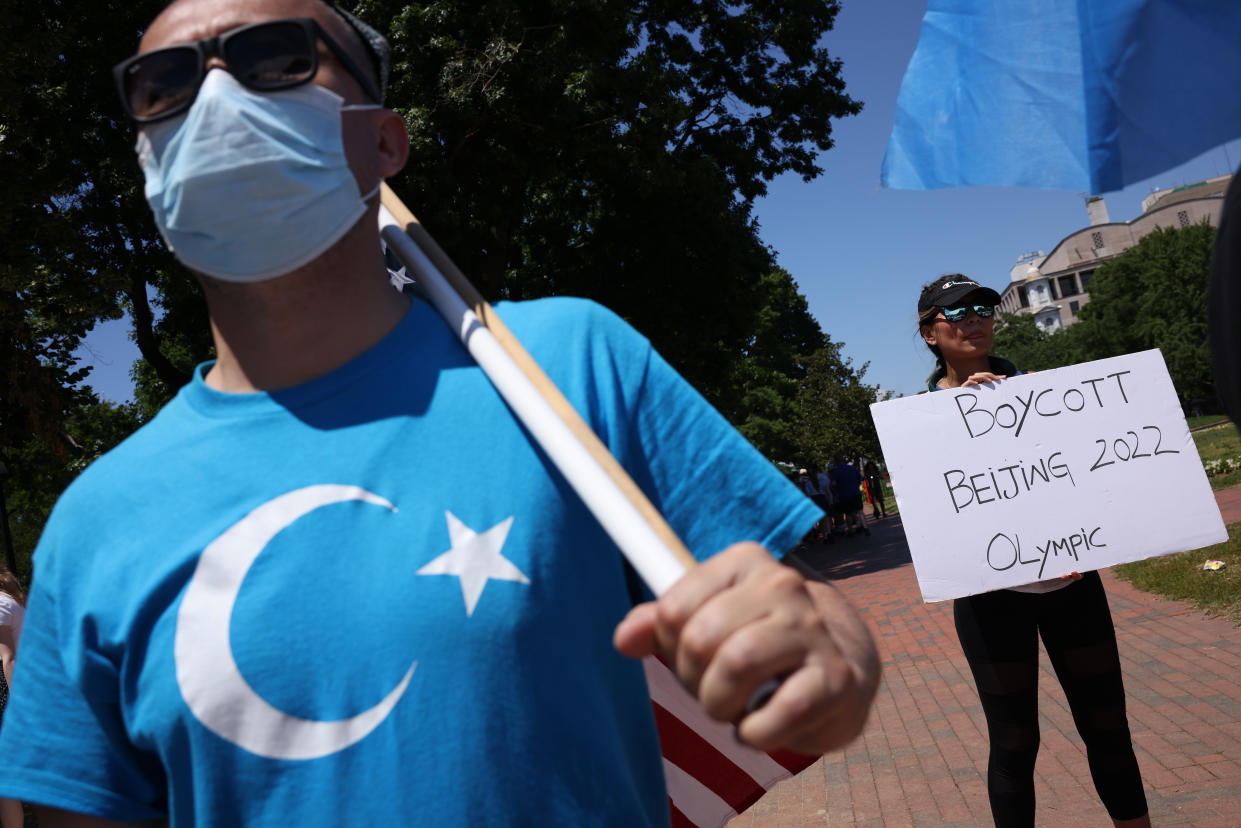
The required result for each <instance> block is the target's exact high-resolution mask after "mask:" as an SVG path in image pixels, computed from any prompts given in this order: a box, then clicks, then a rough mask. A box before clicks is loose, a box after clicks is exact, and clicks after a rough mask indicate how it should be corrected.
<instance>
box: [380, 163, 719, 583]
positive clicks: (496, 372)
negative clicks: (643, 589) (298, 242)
mask: <svg viewBox="0 0 1241 828" xmlns="http://www.w3.org/2000/svg"><path fill="white" fill-rule="evenodd" d="M382 201H383V203H382V204H381V206H380V209H379V227H380V234H381V235H382V236H383V239H384V241H386V242H387V243H388V246H389V247H391V248H392V250H393V252H395V253H396V255H397V257H398V258H400V260H401V261H402V263H404V264H405V266H406V267H407V268H408V269H409V270H410V271H411V272H412V273H413V275H414V278H415V279H416V280H417V283H418V285H419V286H420V287H421V288H422V290H423V291H424V292H425V293H426V295H427V297H428V299H429V300H430V302H431V304H432V305H433V306H434V307H435V309H436V310H437V311H438V312H439V314H440V316H442V317H443V318H444V319H445V321H447V322H448V324H449V326H451V327H452V328H453V330H454V331H456V333H457V336H458V337H459V338H460V339H461V342H462V344H464V345H465V347H466V349H467V350H468V351H469V352H470V355H471V356H472V357H473V358H474V360H475V361H476V362H477V363H478V365H479V367H480V368H482V369H483V372H484V373H486V375H487V377H488V379H490V380H491V382H492V384H493V385H494V386H495V388H496V390H497V391H499V393H500V396H501V397H503V399H504V401H505V402H506V403H508V405H509V407H510V408H511V409H512V411H513V412H514V413H515V414H516V415H517V417H518V419H520V420H521V422H522V424H523V425H524V426H525V427H526V429H527V430H528V431H529V432H530V433H531V435H533V437H534V439H535V441H536V442H537V443H538V444H539V446H540V447H541V448H542V449H543V451H544V452H546V454H547V456H548V457H549V458H551V460H552V462H553V463H554V464H555V466H556V468H557V469H559V470H560V472H561V474H563V475H564V477H565V479H566V480H567V481H568V482H569V485H570V486H572V487H573V489H574V491H576V492H577V494H578V496H579V497H581V499H582V501H583V502H584V503H585V504H586V507H587V508H588V509H589V510H590V512H591V513H592V514H593V515H594V516H595V519H596V520H598V521H599V523H600V525H601V526H602V527H603V529H604V531H606V532H607V533H608V535H609V536H611V538H612V540H613V541H614V542H615V543H616V545H617V546H618V547H619V548H620V551H621V553H622V554H623V555H624V556H625V557H626V558H627V559H628V560H629V562H630V563H631V564H632V565H633V567H634V569H635V570H637V572H638V574H639V575H640V576H641V577H642V580H643V581H645V582H646V584H647V586H649V587H650V588H651V591H652V592H654V594H655V595H657V596H658V595H662V594H663V593H664V591H665V590H667V589H668V587H670V586H671V585H672V584H673V583H674V582H675V581H676V580H677V579H678V578H680V577H681V576H682V575H683V574H685V572H686V570H687V569H688V568H689V567H692V566H694V565H695V561H694V558H693V556H692V555H690V553H689V551H688V550H687V549H686V548H685V546H684V544H682V543H681V541H680V540H679V539H678V538H677V537H676V535H675V533H673V532H672V530H671V529H670V528H669V527H668V525H667V523H666V522H665V521H664V520H663V518H662V516H660V515H659V513H658V511H657V510H656V509H655V508H654V507H653V506H652V505H651V503H650V501H649V500H647V499H646V497H645V495H643V494H642V492H641V490H640V489H638V487H637V485H636V484H634V483H633V481H632V480H631V479H630V478H629V476H628V475H627V474H626V473H625V471H624V469H623V468H621V466H620V464H619V463H617V462H616V460H615V459H614V458H612V456H611V455H610V454H609V453H608V451H607V449H606V447H604V446H603V444H602V442H601V441H599V439H598V437H597V436H595V434H594V432H593V431H590V428H589V426H587V425H586V424H585V422H584V421H582V420H581V418H580V417H579V416H578V415H577V414H576V412H573V411H572V407H571V406H569V404H568V402H567V400H565V399H564V397H563V395H561V394H560V393H559V391H558V390H556V389H555V386H554V385H551V381H550V379H548V378H547V376H546V374H543V373H542V370H541V369H539V368H538V366H537V364H536V363H534V361H533V360H532V359H531V358H530V356H529V354H527V353H526V352H525V349H524V348H522V347H521V345H520V343H518V342H517V340H516V339H515V338H513V336H512V334H511V333H510V332H509V331H508V329H507V328H505V327H504V326H503V323H501V322H500V321H499V318H498V317H496V316H495V312H494V310H492V309H491V306H490V305H488V304H487V303H486V302H484V301H483V300H482V298H481V296H478V295H477V293H476V292H475V291H473V289H472V287H470V288H468V289H467V290H463V291H462V292H463V293H466V294H467V296H468V295H469V294H474V296H473V297H471V298H474V299H475V303H474V305H475V306H474V309H471V308H470V307H469V306H468V305H467V304H466V301H465V299H464V298H462V295H461V294H460V293H459V292H458V290H460V286H459V285H458V287H456V288H454V286H453V285H452V284H450V279H451V277H452V276H456V277H457V278H458V279H460V280H461V281H464V277H463V276H461V275H460V272H459V271H457V272H456V273H449V274H447V275H446V274H445V273H443V272H441V267H437V265H436V263H435V262H434V261H433V260H432V255H434V256H436V257H437V258H439V259H440V260H441V262H443V263H445V264H446V265H449V266H451V262H450V261H449V260H448V259H447V257H446V256H445V255H444V254H443V251H442V250H440V249H439V248H438V245H435V244H434V240H433V239H430V236H429V235H427V234H426V231H425V229H424V228H422V226H421V225H420V224H418V223H417V219H415V218H414V217H413V214H412V213H410V212H409V211H408V209H406V208H405V206H404V205H403V204H402V203H401V202H400V199H399V198H397V197H396V195H395V193H393V192H392V191H391V189H389V188H388V187H387V185H384V187H383V196H382ZM394 213H397V214H401V213H403V214H404V215H403V216H402V218H404V219H406V220H405V221H404V223H403V224H402V222H400V221H398V219H397V217H396V216H395V215H394ZM415 231H421V232H420V233H419V235H421V236H423V237H424V238H423V245H426V246H427V247H428V248H429V249H428V250H424V249H423V246H420V245H419V244H418V243H417V242H415V240H414V239H413V238H411V234H412V233H413V232H415ZM428 254H432V255H428ZM443 269H444V270H448V267H443ZM452 269H453V270H455V267H453V268H452ZM467 284H468V283H467ZM476 311H479V313H476ZM480 315H481V316H482V317H483V319H480ZM484 319H485V320H486V323H487V324H485V323H484ZM501 339H503V340H504V341H503V343H502V342H501ZM523 363H528V364H525V365H524V366H523ZM530 366H534V367H533V370H532V369H531V367H530ZM531 374H534V376H533V377H532V376H531ZM548 386H550V387H551V391H550V392H549V390H548ZM565 407H568V408H569V412H570V413H569V414H566V412H565V410H564V409H565ZM574 420H576V421H577V422H576V424H575V423H574V422H573V421H574ZM574 425H577V428H574ZM583 429H584V430H585V432H586V434H585V435H584V434H583V433H582V431H583ZM587 435H588V436H587ZM592 441H593V444H594V445H592ZM600 452H602V456H601V455H600ZM609 461H610V462H609ZM618 474H619V479H618ZM652 515H653V516H654V517H652Z"/></svg>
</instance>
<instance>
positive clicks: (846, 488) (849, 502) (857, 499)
mask: <svg viewBox="0 0 1241 828" xmlns="http://www.w3.org/2000/svg"><path fill="white" fill-rule="evenodd" d="M830 476H831V479H832V496H833V497H835V498H837V499H838V502H839V503H840V511H841V514H843V515H844V516H845V521H846V523H847V524H848V533H849V534H850V535H853V534H856V533H858V532H863V533H865V534H867V535H869V534H870V529H868V528H867V527H866V516H865V514H864V513H863V511H862V475H861V474H860V473H859V472H858V470H857V466H855V465H853V463H852V462H850V461H849V460H846V459H845V458H844V457H837V458H836V464H835V465H834V466H832V470H831V473H830Z"/></svg>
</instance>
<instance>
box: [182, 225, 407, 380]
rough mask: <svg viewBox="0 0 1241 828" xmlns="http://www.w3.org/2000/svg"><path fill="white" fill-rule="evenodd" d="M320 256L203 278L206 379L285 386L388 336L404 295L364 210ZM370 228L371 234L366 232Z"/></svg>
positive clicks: (403, 305)
mask: <svg viewBox="0 0 1241 828" xmlns="http://www.w3.org/2000/svg"><path fill="white" fill-rule="evenodd" d="M368 219H369V224H367V226H366V227H362V226H359V227H355V228H354V229H353V230H352V231H350V232H349V233H348V234H346V236H345V237H344V238H343V239H341V241H340V242H339V243H338V244H336V245H334V246H333V247H332V248H331V249H330V250H328V251H327V252H326V253H325V254H323V255H322V256H320V257H319V258H318V259H316V260H315V261H313V262H311V263H310V264H309V265H306V266H305V267H303V268H299V269H298V270H296V271H294V272H292V273H289V274H287V275H284V276H280V277H278V278H276V279H272V280H269V281H265V282H257V283H254V284H228V283H222V282H219V281H214V280H211V281H208V280H204V285H203V291H204V293H205V294H206V296H207V307H208V310H209V311H210V314H211V333H212V336H213V337H214V339H215V345H216V353H217V359H216V363H215V365H213V366H212V368H211V370H210V371H208V372H207V376H206V377H205V381H206V383H207V385H209V386H211V387H212V388H215V389H217V390H219V391H228V392H231V393H247V392H253V391H273V390H277V389H280V388H289V387H291V386H294V385H300V384H301V383H304V382H307V381H309V380H312V379H314V378H316V377H320V376H323V375H324V374H326V373H328V372H330V371H333V370H335V369H336V368H339V367H340V366H342V365H344V364H345V363H346V362H348V361H350V360H351V359H353V358H354V357H356V356H358V355H360V354H362V353H363V352H364V351H366V350H367V349H369V348H371V347H372V346H374V345H375V344H376V343H378V342H379V341H380V340H381V339H383V338H384V337H385V336H387V335H388V333H390V332H391V331H392V329H393V328H395V327H396V326H397V325H398V324H399V323H400V321H401V319H402V318H404V316H405V313H406V311H407V310H408V309H409V299H408V298H406V297H405V296H403V295H402V294H400V293H398V292H397V291H396V290H394V289H393V288H392V285H391V284H390V283H389V281H388V277H387V268H385V267H384V262H383V255H382V253H381V250H380V246H379V240H378V239H377V238H376V235H375V233H374V231H372V230H370V228H371V227H374V219H373V216H370V214H369V212H368V215H367V216H366V217H363V218H362V219H361V221H360V222H359V225H361V224H362V223H364V222H368ZM365 231H370V232H365Z"/></svg>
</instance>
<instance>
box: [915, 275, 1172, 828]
mask: <svg viewBox="0 0 1241 828" xmlns="http://www.w3.org/2000/svg"><path fill="white" fill-rule="evenodd" d="M999 301H1000V296H999V294H998V293H996V292H995V291H994V290H991V289H990V288H985V287H983V286H982V285H980V284H978V283H977V282H975V281H974V280H973V279H970V278H968V277H966V276H962V275H961V274H959V273H955V274H950V275H947V276H942V277H940V278H939V279H936V280H935V281H934V282H931V283H930V284H929V285H926V286H925V287H924V288H923V289H922V292H921V294H920V295H919V297H918V333H919V335H920V336H921V337H922V339H923V341H924V342H925V343H926V346H927V347H928V348H929V349H930V350H931V353H932V354H934V355H935V370H934V372H933V373H932V374H931V376H930V377H929V378H928V379H927V390H928V391H939V390H943V389H949V388H967V387H970V386H975V385H982V384H988V385H990V384H994V383H998V382H1002V381H1003V380H1004V379H1005V378H1007V377H1011V376H1014V375H1016V374H1018V373H1019V372H1018V371H1017V369H1016V367H1015V366H1014V365H1013V364H1012V363H1011V362H1009V361H1008V360H1005V359H1002V358H1001V357H998V356H992V355H991V344H992V334H993V324H994V313H995V306H996V305H997V304H999ZM953 618H954V620H955V623H956V628H957V636H958V637H959V638H960V641H961V649H962V650H964V651H965V658H966V660H967V661H968V662H969V665H970V670H971V672H972V673H973V675H974V684H975V686H976V687H977V689H978V697H979V700H980V701H981V702H982V708H983V713H984V714H985V715H986V719H987V732H988V737H989V740H990V746H991V754H990V760H989V762H988V765H987V793H988V796H989V797H990V802H991V813H992V816H994V818H995V824H996V825H997V826H998V828H1009V827H1010V826H1032V825H1034V813H1035V801H1034V762H1035V758H1036V757H1037V755H1038V748H1039V726H1038V658H1039V655H1038V639H1039V637H1040V636H1041V637H1042V639H1043V646H1044V647H1045V648H1046V650H1047V655H1048V657H1049V658H1050V659H1051V663H1052V667H1054V668H1055V671H1056V676H1057V678H1059V679H1060V685H1061V687H1063V688H1064V694H1065V697H1066V698H1067V699H1068V702H1069V708H1070V710H1071V711H1072V713H1073V723H1074V724H1075V725H1076V726H1077V732H1078V733H1080V734H1081V737H1082V741H1083V742H1085V744H1086V758H1087V760H1088V762H1089V765H1090V775H1091V778H1092V779H1093V780H1094V784H1095V790H1097V791H1098V793H1099V797H1100V799H1102V800H1103V805H1104V807H1106V808H1107V812H1108V814H1109V815H1110V816H1111V817H1112V821H1113V822H1114V823H1115V824H1116V825H1118V826H1149V825H1150V817H1149V815H1148V814H1147V807H1146V794H1145V792H1144V791H1143V789H1142V777H1141V774H1140V772H1139V769H1138V761H1137V757H1136V756H1135V755H1134V752H1133V742H1132V739H1131V737H1130V735H1129V722H1128V718H1127V716H1126V713H1125V688H1124V684H1123V681H1122V679H1121V672H1120V654H1119V652H1118V650H1117V647H1116V631H1115V628H1114V627H1113V626H1112V616H1111V611H1110V610H1109V609H1108V605H1107V595H1106V594H1104V591H1103V582H1102V580H1100V578H1099V573H1098V572H1089V573H1087V574H1086V575H1085V576H1083V575H1081V574H1079V573H1077V572H1069V573H1066V574H1064V575H1061V576H1060V577H1059V578H1053V579H1051V580H1048V581H1038V582H1036V583H1032V584H1026V585H1024V586H1019V587H1013V588H1011V589H1000V590H995V591H993V592H986V593H983V594H981V595H970V596H968V597H965V598H958V599H957V600H956V601H955V602H954V604H953Z"/></svg>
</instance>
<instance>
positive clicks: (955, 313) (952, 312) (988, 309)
mask: <svg viewBox="0 0 1241 828" xmlns="http://www.w3.org/2000/svg"><path fill="white" fill-rule="evenodd" d="M939 311H940V313H942V314H943V315H944V318H945V319H947V320H948V321H949V322H960V321H961V320H963V319H965V317H966V316H968V315H969V312H970V311H973V312H974V313H976V314H978V317H979V318H980V319H986V318H987V317H988V316H991V315H992V314H994V313H995V305H980V304H968V305H953V306H952V307H951V308H940V309H939Z"/></svg>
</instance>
